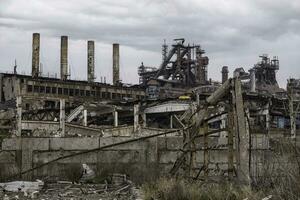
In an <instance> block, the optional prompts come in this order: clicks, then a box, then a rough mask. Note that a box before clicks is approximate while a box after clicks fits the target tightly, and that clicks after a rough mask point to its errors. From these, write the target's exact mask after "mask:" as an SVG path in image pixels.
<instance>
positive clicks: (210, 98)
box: [0, 33, 300, 182]
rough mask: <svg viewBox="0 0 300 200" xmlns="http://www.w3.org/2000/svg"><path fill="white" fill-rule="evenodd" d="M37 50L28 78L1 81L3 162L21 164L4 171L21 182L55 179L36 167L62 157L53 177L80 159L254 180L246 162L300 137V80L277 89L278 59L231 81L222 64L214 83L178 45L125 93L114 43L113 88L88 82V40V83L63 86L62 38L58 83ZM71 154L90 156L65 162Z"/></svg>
mask: <svg viewBox="0 0 300 200" xmlns="http://www.w3.org/2000/svg"><path fill="white" fill-rule="evenodd" d="M39 45H40V35H39V34H37V33H35V34H33V44H32V47H33V49H32V74H31V75H21V74H17V73H11V74H9V73H2V74H0V99H1V106H0V107H1V109H2V110H1V113H0V114H1V115H0V116H1V117H2V118H1V127H2V129H3V130H5V131H6V132H5V133H6V134H5V136H4V139H3V141H2V152H4V153H2V154H0V160H1V159H5V158H7V159H10V160H14V159H15V160H18V161H17V162H11V163H4V165H5V166H6V167H10V168H11V169H16V171H17V173H19V175H24V176H25V177H27V178H28V179H31V178H33V177H43V176H45V175H46V174H48V175H49V174H51V175H53V176H55V175H57V174H55V172H54V171H51V169H48V168H47V169H45V168H42V167H41V169H33V168H34V167H37V166H39V164H40V163H47V162H51V160H55V159H57V158H60V157H61V159H59V160H58V161H57V162H55V163H54V164H53V166H55V167H56V168H57V169H59V168H60V167H61V165H60V164H61V163H67V164H72V163H74V162H76V159H77V158H80V159H81V160H83V162H84V163H90V164H91V165H92V166H93V167H94V168H97V166H98V165H97V163H104V165H107V164H108V163H111V162H112V159H111V157H115V158H116V160H114V161H113V162H120V163H121V164H124V163H127V164H128V163H131V164H132V165H139V166H140V165H142V166H145V164H146V165H148V164H153V163H155V164H156V165H155V167H156V168H161V169H162V171H163V172H170V173H171V174H176V173H180V171H184V172H183V173H184V174H188V175H189V176H195V177H199V176H202V175H203V176H208V175H209V174H210V175H212V174H213V173H215V171H216V170H219V172H218V173H221V172H222V173H223V174H226V175H227V176H232V177H238V178H240V179H242V180H243V181H246V182H247V181H248V182H251V180H249V179H250V177H251V178H253V177H255V176H256V175H257V174H258V173H259V172H258V171H259V170H255V171H254V170H253V169H252V168H251V166H253V165H256V166H258V165H260V164H261V163H260V164H258V163H255V162H249V160H251V158H252V157H253V156H254V157H255V156H257V157H259V155H258V153H257V152H258V151H262V152H267V151H269V150H270V148H271V145H270V140H271V139H272V138H278V137H282V138H292V139H296V138H297V136H298V134H299V125H300V122H299V105H300V104H299V100H300V97H299V95H300V80H297V79H289V80H288V84H287V90H285V89H282V88H280V87H279V85H278V83H277V80H276V71H277V70H279V60H278V58H277V57H274V58H273V59H270V58H269V57H268V56H267V55H262V56H260V59H261V60H260V61H259V62H258V63H257V64H255V65H254V66H253V67H252V68H251V69H250V70H249V72H246V71H245V70H244V69H243V68H237V69H236V70H235V71H234V72H233V77H232V78H231V77H230V75H229V74H230V72H229V70H228V66H223V67H222V69H221V72H220V77H222V82H218V81H213V80H211V79H209V78H208V77H207V70H208V69H209V67H208V66H209V58H208V57H207V56H204V54H205V51H204V50H203V49H202V47H200V45H189V44H185V40H184V39H176V40H175V41H174V44H173V45H172V46H171V48H170V49H169V50H168V46H167V45H166V44H164V45H163V59H162V63H161V64H160V66H159V67H157V68H156V67H149V66H146V65H144V63H142V64H141V66H139V67H138V74H139V76H140V83H139V84H138V85H127V84H124V83H122V82H121V80H120V75H119V71H120V63H119V57H120V55H119V44H113V55H112V59H113V62H112V63H113V66H112V71H113V84H108V83H102V82H96V81H95V75H94V71H95V62H94V61H95V56H94V55H95V51H96V46H95V43H94V41H88V42H87V73H88V76H87V77H88V80H87V81H76V80H71V79H70V78H69V73H68V37H67V36H62V37H61V65H60V67H61V70H60V72H61V76H60V79H58V78H48V77H42V76H41V74H40V70H39V49H40V47H39ZM12 135H13V136H16V137H11V136H12ZM18 138H22V140H17V139H18ZM132 138H133V139H132ZM252 140H253V141H252ZM126 141H127V142H126ZM249 141H252V143H251V144H250V143H249ZM27 145H29V146H27ZM109 145H112V146H109ZM114 145H115V146H114ZM118 145H121V146H118ZM122 145H123V146H122ZM105 148H109V149H107V150H105V151H104V150H103V149H105ZM91 150H94V151H91ZM182 150H183V152H184V153H182ZM58 151H62V152H60V153H59V152H58ZM74 151H82V152H85V151H87V152H86V154H87V155H89V156H85V155H81V154H80V155H79V154H78V155H74V157H73V158H70V159H69V160H68V161H64V156H66V155H69V154H70V153H74ZM249 151H253V152H254V153H252V154H250V153H249ZM8 152H10V153H11V152H12V154H8ZM101 153H103V155H101ZM256 153H257V154H256ZM19 154H21V155H22V156H21V157H22V158H20V157H18V155H19ZM1 156H2V157H1ZM76 156H78V157H76ZM27 158H28V159H27ZM20 159H21V160H20ZM254 160H255V159H254ZM252 161H253V160H252ZM34 170H35V171H34ZM187 171H188V172H187ZM234 172H235V173H234ZM11 173H12V172H11ZM14 173H16V172H14ZM7 174H9V172H7ZM7 174H6V175H7ZM245 174H246V177H245ZM3 176H4V175H3Z"/></svg>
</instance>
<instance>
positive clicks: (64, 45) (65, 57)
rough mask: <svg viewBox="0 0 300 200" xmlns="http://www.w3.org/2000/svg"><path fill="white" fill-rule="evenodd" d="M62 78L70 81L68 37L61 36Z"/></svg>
mask: <svg viewBox="0 0 300 200" xmlns="http://www.w3.org/2000/svg"><path fill="white" fill-rule="evenodd" d="M60 77H61V80H67V79H68V36H61V40H60Z"/></svg>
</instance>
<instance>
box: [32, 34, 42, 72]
mask: <svg viewBox="0 0 300 200" xmlns="http://www.w3.org/2000/svg"><path fill="white" fill-rule="evenodd" d="M39 72H40V34H39V33H33V35H32V71H31V75H32V77H38V76H39Z"/></svg>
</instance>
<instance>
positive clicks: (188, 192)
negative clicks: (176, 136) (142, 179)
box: [142, 178, 264, 200]
mask: <svg viewBox="0 0 300 200" xmlns="http://www.w3.org/2000/svg"><path fill="white" fill-rule="evenodd" d="M142 189H143V191H144V194H145V199H146V200H152V199H159V200H235V199H236V200H238V199H245V198H248V200H251V199H261V198H262V197H264V194H263V193H260V192H253V191H251V190H250V189H249V188H248V187H240V186H237V185H233V184H231V183H228V182H223V183H204V182H195V181H193V182H190V181H187V180H184V179H174V178H161V179H159V180H157V181H155V182H152V183H146V184H144V185H143V187H142Z"/></svg>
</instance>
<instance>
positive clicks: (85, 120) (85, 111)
mask: <svg viewBox="0 0 300 200" xmlns="http://www.w3.org/2000/svg"><path fill="white" fill-rule="evenodd" d="M83 126H87V110H86V109H84V110H83Z"/></svg>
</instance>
